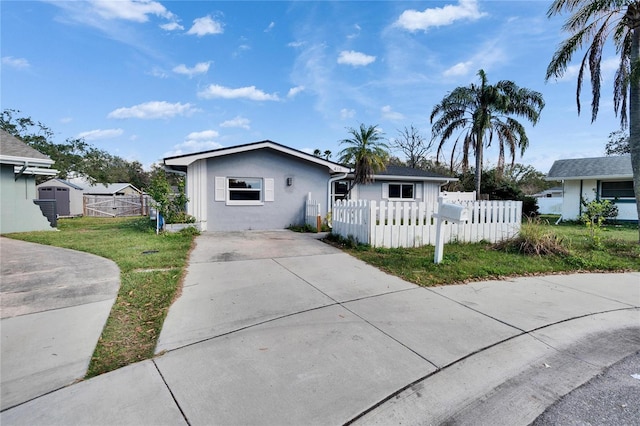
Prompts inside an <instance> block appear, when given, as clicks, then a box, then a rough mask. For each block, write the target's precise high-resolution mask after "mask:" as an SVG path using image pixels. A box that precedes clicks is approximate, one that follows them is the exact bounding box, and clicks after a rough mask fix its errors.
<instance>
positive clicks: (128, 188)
mask: <svg viewBox="0 0 640 426" xmlns="http://www.w3.org/2000/svg"><path fill="white" fill-rule="evenodd" d="M37 189H38V199H40V200H48V199H55V200H56V204H57V206H58V215H59V216H81V215H83V214H86V212H85V211H84V210H85V203H84V197H85V195H107V196H121V195H142V191H140V190H139V189H138V188H136V187H135V186H133V185H132V184H130V183H110V184H101V183H98V184H92V183H90V182H89V181H88V180H86V179H84V178H82V177H75V178H71V179H59V178H54V179H50V180H48V181H46V182H43V183H41V184H39V185H38V186H37Z"/></svg>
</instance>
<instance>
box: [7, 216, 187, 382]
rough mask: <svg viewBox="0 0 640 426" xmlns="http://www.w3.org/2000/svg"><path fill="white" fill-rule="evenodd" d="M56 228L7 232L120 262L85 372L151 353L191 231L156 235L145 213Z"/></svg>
mask: <svg viewBox="0 0 640 426" xmlns="http://www.w3.org/2000/svg"><path fill="white" fill-rule="evenodd" d="M58 230H59V232H27V233H16V234H9V235H6V236H7V237H11V238H15V239H19V240H24V241H30V242H34V243H39V244H47V245H52V246H57V247H64V248H69V249H73V250H78V251H84V252H88V253H93V254H95V255H98V256H101V257H104V258H107V259H111V260H113V261H114V262H115V263H116V264H117V265H118V267H119V268H120V291H119V292H118V297H117V299H116V302H115V303H114V305H113V308H112V309H111V313H110V315H109V318H108V319H107V323H106V325H105V328H104V330H103V331H102V335H101V336H100V339H99V341H98V345H97V346H96V349H95V352H94V354H93V356H92V358H91V363H90V365H89V370H88V372H87V378H88V377H93V376H96V375H98V374H102V373H106V372H108V371H112V370H115V369H117V368H120V367H123V366H125V365H128V364H131V363H134V362H137V361H142V360H144V359H149V358H151V357H153V352H154V349H155V346H156V342H157V340H158V336H159V335H160V330H161V329H162V323H163V322H164V318H165V316H166V314H167V311H168V310H169V306H170V305H171V302H172V301H173V299H174V297H175V296H176V293H177V291H178V289H179V286H180V281H181V279H182V276H183V273H184V267H185V265H186V262H187V257H188V253H189V250H190V249H191V245H192V242H193V238H194V236H193V233H190V232H179V233H175V234H168V233H167V234H160V235H156V234H155V228H154V227H153V226H152V223H151V222H150V221H149V219H148V218H146V217H142V218H140V217H135V218H90V217H84V218H74V219H60V220H59V221H58Z"/></svg>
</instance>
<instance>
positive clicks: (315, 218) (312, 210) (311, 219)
mask: <svg viewBox="0 0 640 426" xmlns="http://www.w3.org/2000/svg"><path fill="white" fill-rule="evenodd" d="M304 212H305V213H304V223H305V224H307V225H310V226H313V227H314V228H318V224H319V223H322V216H321V212H320V202H319V201H317V200H312V199H311V193H309V195H308V196H307V202H306V205H305V209H304ZM318 231H320V229H318Z"/></svg>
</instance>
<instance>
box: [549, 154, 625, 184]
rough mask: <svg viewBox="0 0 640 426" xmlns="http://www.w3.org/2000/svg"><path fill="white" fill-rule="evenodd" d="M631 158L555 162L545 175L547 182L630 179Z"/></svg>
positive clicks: (597, 158)
mask: <svg viewBox="0 0 640 426" xmlns="http://www.w3.org/2000/svg"><path fill="white" fill-rule="evenodd" d="M631 177H633V170H632V169H631V157H630V156H626V155H624V156H619V157H595V158H571V159H566V160H557V161H555V162H554V163H553V165H552V166H551V170H549V173H548V174H547V179H548V180H554V179H555V180H565V179H569V180H570V179H585V178H587V179H588V178H591V179H599V178H631Z"/></svg>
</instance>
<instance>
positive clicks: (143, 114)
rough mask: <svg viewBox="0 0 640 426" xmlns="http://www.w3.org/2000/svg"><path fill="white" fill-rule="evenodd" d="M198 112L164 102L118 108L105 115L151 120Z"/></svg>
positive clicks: (190, 107) (192, 107)
mask: <svg viewBox="0 0 640 426" xmlns="http://www.w3.org/2000/svg"><path fill="white" fill-rule="evenodd" d="M197 111H199V109H197V108H195V107H194V106H193V105H191V104H188V103H187V104H182V103H180V102H176V103H174V104H171V103H169V102H165V101H153V102H146V103H143V104H139V105H134V106H132V107H129V108H118V109H116V110H113V111H111V112H110V113H109V115H107V118H140V119H143V120H151V119H157V118H172V117H175V116H177V115H190V114H192V113H194V112H197Z"/></svg>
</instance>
